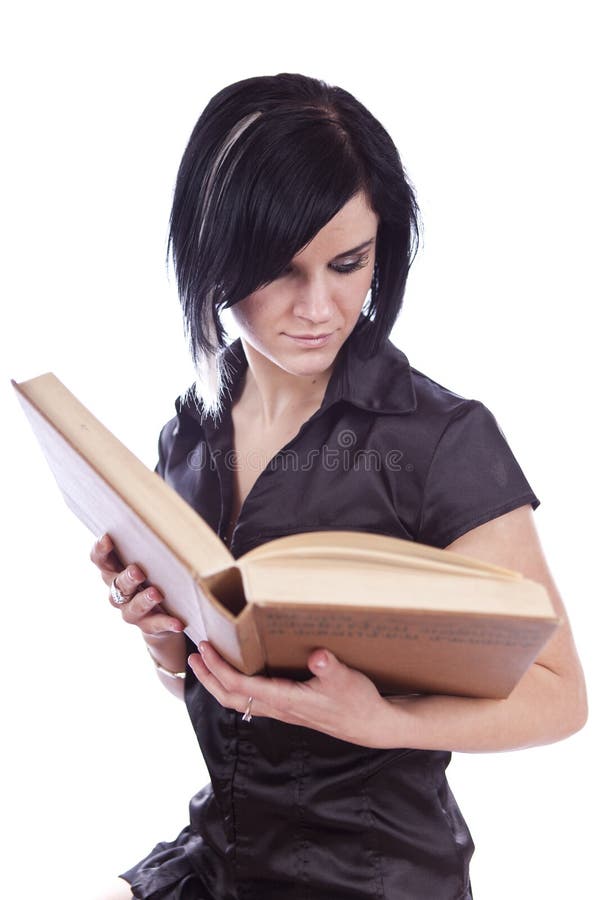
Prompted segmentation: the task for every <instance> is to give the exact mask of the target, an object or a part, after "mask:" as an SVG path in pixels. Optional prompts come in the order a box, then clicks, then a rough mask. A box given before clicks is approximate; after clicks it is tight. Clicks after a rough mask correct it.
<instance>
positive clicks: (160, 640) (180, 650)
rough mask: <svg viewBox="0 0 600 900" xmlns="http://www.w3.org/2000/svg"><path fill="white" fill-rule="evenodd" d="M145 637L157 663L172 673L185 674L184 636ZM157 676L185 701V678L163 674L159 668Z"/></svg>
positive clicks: (185, 653) (168, 688)
mask: <svg viewBox="0 0 600 900" xmlns="http://www.w3.org/2000/svg"><path fill="white" fill-rule="evenodd" d="M143 637H144V640H145V642H146V646H147V647H148V650H149V651H150V654H151V656H152V658H153V659H154V660H155V662H156V663H158V664H159V665H160V666H162V667H163V668H164V669H166V670H167V672H170V673H178V672H179V673H181V672H185V668H186V665H187V651H186V646H185V637H184V635H183V634H181V633H180V634H160V635H150V634H144V635H143ZM156 674H157V675H158V678H159V679H160V681H161V682H162V683H163V685H164V686H165V687H166V688H167V690H169V691H170V692H171V693H172V694H174V695H175V696H176V697H178V698H179V699H180V700H183V683H184V680H183V678H178V677H175V676H174V675H173V674H167V673H166V672H161V670H160V669H159V668H156Z"/></svg>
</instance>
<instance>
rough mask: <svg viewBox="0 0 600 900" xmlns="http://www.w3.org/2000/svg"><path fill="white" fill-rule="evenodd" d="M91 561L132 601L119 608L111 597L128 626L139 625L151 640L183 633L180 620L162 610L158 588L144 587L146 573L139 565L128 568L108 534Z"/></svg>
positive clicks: (99, 541)
mask: <svg viewBox="0 0 600 900" xmlns="http://www.w3.org/2000/svg"><path fill="white" fill-rule="evenodd" d="M90 559H91V561H92V562H93V563H94V565H96V566H98V568H99V569H100V574H101V575H102V580H103V581H104V583H105V584H106V585H107V586H108V587H110V586H111V584H112V582H113V579H115V584H116V586H117V587H118V588H119V590H120V591H121V593H122V594H123V595H124V596H125V597H131V600H128V601H127V602H126V603H123V604H116V603H115V602H114V601H113V599H112V596H111V595H110V594H109V601H110V603H111V604H112V606H114V607H115V608H116V609H120V610H121V615H122V617H123V619H124V620H125V622H128V623H129V624H131V625H137V627H138V628H140V629H141V631H142V632H143V633H144V635H145V636H147V637H150V638H152V637H155V638H160V637H167V636H168V635H172V634H173V633H174V632H182V631H183V624H182V623H181V622H180V620H179V619H176V618H174V617H173V616H169V615H167V613H166V612H165V611H164V610H163V609H162V608H161V606H160V602H161V600H163V596H162V594H161V592H160V591H159V590H158V588H156V587H155V586H154V585H145V586H144V587H143V588H141V586H142V585H144V582H145V580H146V576H145V573H144V572H143V571H142V569H140V567H139V566H138V565H137V563H129V564H128V565H125V564H124V563H123V562H122V561H121V559H120V558H119V556H118V554H117V551H116V549H115V545H114V544H113V542H112V540H111V538H110V536H109V535H108V534H105V535H103V536H102V537H101V538H100V539H99V540H97V541H95V543H94V545H93V547H92V550H91V552H90Z"/></svg>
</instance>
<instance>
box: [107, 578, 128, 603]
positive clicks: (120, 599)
mask: <svg viewBox="0 0 600 900" xmlns="http://www.w3.org/2000/svg"><path fill="white" fill-rule="evenodd" d="M118 577H119V576H118V575H115V577H114V578H113V580H112V584H111V586H110V597H111V600H112V602H113V603H114V604H115V605H116V606H124V605H125V604H126V603H129V602H130V601H131V600H132V599H133V594H132V596H131V597H127V596H126V595H125V594H122V593H121V591H120V590H119V588H118V587H117V585H116V581H117V578H118Z"/></svg>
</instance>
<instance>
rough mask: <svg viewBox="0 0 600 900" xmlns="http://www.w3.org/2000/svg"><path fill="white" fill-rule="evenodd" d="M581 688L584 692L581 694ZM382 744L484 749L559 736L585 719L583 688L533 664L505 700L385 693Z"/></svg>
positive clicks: (537, 742)
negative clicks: (393, 695)
mask: <svg viewBox="0 0 600 900" xmlns="http://www.w3.org/2000/svg"><path fill="white" fill-rule="evenodd" d="M582 692H583V696H582ZM386 700H387V702H388V704H389V709H388V714H387V715H386V716H385V717H384V720H385V726H384V728H383V731H384V733H383V734H382V735H381V739H382V741H383V743H382V744H381V746H384V747H412V748H414V749H421V750H456V751H460V752H464V753H483V752H492V751H501V750H517V749H521V748H525V747H533V746H537V745H540V744H549V743H552V742H553V741H558V740H561V739H562V738H565V737H567V736H568V735H570V734H573V732H575V731H577V730H579V728H581V727H582V726H583V724H584V722H585V717H586V712H585V710H586V702H585V688H584V687H583V685H582V683H581V682H580V681H579V680H577V679H571V680H568V679H566V678H565V677H561V676H559V675H557V674H556V673H555V672H553V671H551V670H550V669H548V668H546V667H544V666H541V665H538V664H534V665H533V666H532V667H531V668H530V669H529V671H528V672H527V673H526V674H525V675H524V676H523V678H522V679H521V681H520V682H519V684H518V685H517V686H516V688H515V689H514V690H513V691H512V693H511V694H510V696H509V697H508V698H507V699H506V700H484V699H473V698H468V697H454V696H442V695H439V694H438V695H433V696H417V697H388V698H386Z"/></svg>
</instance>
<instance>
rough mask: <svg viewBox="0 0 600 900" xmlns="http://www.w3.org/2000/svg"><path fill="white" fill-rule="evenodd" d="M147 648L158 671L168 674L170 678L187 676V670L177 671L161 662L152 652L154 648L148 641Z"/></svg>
mask: <svg viewBox="0 0 600 900" xmlns="http://www.w3.org/2000/svg"><path fill="white" fill-rule="evenodd" d="M146 650H147V651H148V654H149V656H150V659H151V660H152V662H153V663H154V665H155V667H156V670H157V672H160V673H161V675H166V676H167V677H168V678H179V679H182V680H183V679H184V678H185V672H175V671H173V670H172V669H169V668H167V666H164V665H163V664H162V663H161V662H159V661H158V659H157V658H156V657H155V656H154V654H153V653H152V649H151V647H150V645H149V644H148V643H146Z"/></svg>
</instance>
